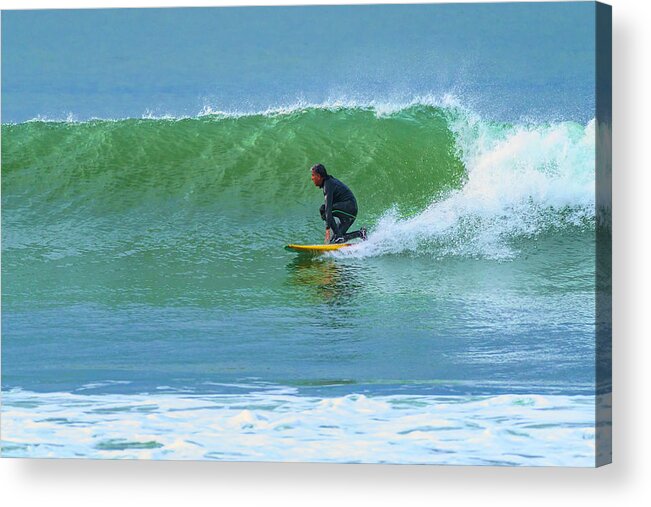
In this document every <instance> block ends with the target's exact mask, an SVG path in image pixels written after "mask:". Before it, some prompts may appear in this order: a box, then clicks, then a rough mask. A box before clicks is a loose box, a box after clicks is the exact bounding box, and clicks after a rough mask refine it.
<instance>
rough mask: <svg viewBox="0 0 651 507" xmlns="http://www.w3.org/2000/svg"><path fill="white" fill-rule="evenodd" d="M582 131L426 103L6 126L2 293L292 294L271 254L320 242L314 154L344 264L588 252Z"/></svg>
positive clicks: (589, 201) (90, 296) (32, 296)
mask: <svg viewBox="0 0 651 507" xmlns="http://www.w3.org/2000/svg"><path fill="white" fill-rule="evenodd" d="M594 134H595V127H594V122H591V123H590V124H588V125H587V126H582V125H579V124H576V123H572V122H566V123H558V124H548V125H528V126H527V125H502V124H492V123H488V122H484V121H482V120H481V119H480V118H476V117H474V116H472V115H471V114H469V113H467V112H464V111H462V110H460V109H455V108H440V107H434V106H429V105H415V106H411V107H407V108H402V109H400V110H397V111H395V112H392V113H389V114H385V115H381V114H378V113H377V112H376V111H375V110H374V109H372V108H353V107H349V108H338V109H326V108H320V107H312V108H304V109H296V110H291V111H287V112H280V113H269V114H258V115H249V116H226V115H211V116H204V117H197V118H188V119H142V120H135V119H127V120H120V121H92V122H87V123H54V122H28V123H23V124H16V125H3V126H2V190H3V192H2V204H3V214H2V226H3V227H2V239H3V259H2V260H3V264H2V266H3V267H2V270H3V275H4V277H3V282H4V284H3V298H4V299H3V300H4V301H5V302H9V304H12V303H13V302H14V301H15V302H24V303H26V304H28V303H29V302H30V301H50V302H52V301H60V300H62V301H80V300H83V301H93V300H95V301H98V302H106V301H109V300H112V298H114V299H115V300H116V301H119V302H120V304H122V303H124V301H127V302H133V301H149V302H150V303H157V302H158V301H172V300H174V301H176V300H177V298H178V297H179V295H183V297H185V298H188V299H189V300H201V301H204V302H206V304H214V302H215V297H216V296H215V294H216V293H219V294H222V296H223V297H224V298H226V299H227V300H228V301H230V302H232V301H233V300H238V299H237V298H238V297H240V298H243V300H246V301H247V304H250V302H251V298H258V297H259V298H262V299H263V300H264V301H265V302H266V303H268V302H269V299H268V298H272V299H273V294H276V295H280V294H285V295H284V296H282V297H291V295H290V294H291V292H290V293H286V291H285V292H283V291H284V289H283V287H284V285H283V284H285V283H286V269H287V267H286V263H287V257H286V256H287V254H286V252H284V251H283V246H284V245H285V244H287V243H292V242H293V243H315V242H321V241H322V240H323V232H324V226H323V222H322V221H321V219H320V217H319V213H318V207H319V206H320V205H321V203H322V202H323V195H322V192H321V190H320V189H318V188H316V187H314V185H313V183H312V181H311V179H310V170H309V169H310V167H311V166H312V165H313V164H314V163H317V162H321V163H323V164H325V165H326V167H327V168H328V170H329V172H330V173H331V174H333V175H334V176H336V177H338V178H340V179H341V180H343V181H344V182H345V183H346V184H347V185H348V186H349V187H350V188H351V189H352V190H353V192H354V193H355V195H356V197H357V200H358V204H359V210H360V212H359V215H358V220H357V222H356V223H355V225H354V226H353V227H354V228H356V227H359V226H361V225H365V226H366V227H367V228H368V229H369V232H370V234H369V240H368V241H367V242H364V243H363V244H361V245H359V246H358V247H353V248H351V249H349V252H347V255H348V256H349V257H355V258H364V257H369V256H371V257H384V256H387V255H388V256H391V255H401V256H403V255H417V256H425V258H429V257H431V258H433V259H441V258H443V257H450V256H452V257H462V258H466V259H468V261H469V262H472V259H477V258H488V259H512V258H514V257H515V256H517V255H518V252H519V251H527V250H528V249H529V246H531V247H534V246H535V245H536V243H535V242H531V241H530V238H536V237H538V236H541V235H544V234H548V235H549V234H551V235H552V236H553V237H556V236H554V235H559V234H560V235H568V234H569V235H570V236H572V235H575V234H576V233H577V232H579V233H581V234H584V233H585V234H584V235H585V238H586V240H585V242H586V245H588V246H587V247H586V248H589V245H590V241H591V238H592V237H593V234H592V233H591V231H592V230H593V227H594V211H595V209H594V139H595V135H594ZM577 228H578V229H577ZM558 237H559V238H560V236H558ZM582 237H583V236H582ZM514 242H515V244H516V246H515V247H514V246H513V244H514ZM298 267H300V266H298ZM298 267H297V269H298ZM294 271H296V270H294ZM238 291H239V292H238ZM278 297H281V296H278ZM265 298H267V299H265ZM229 304H230V303H229Z"/></svg>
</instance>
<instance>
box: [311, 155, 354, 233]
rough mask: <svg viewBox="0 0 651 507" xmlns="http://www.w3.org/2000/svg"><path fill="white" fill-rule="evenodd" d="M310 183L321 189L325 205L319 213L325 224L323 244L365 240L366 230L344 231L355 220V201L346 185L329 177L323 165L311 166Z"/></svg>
mask: <svg viewBox="0 0 651 507" xmlns="http://www.w3.org/2000/svg"><path fill="white" fill-rule="evenodd" d="M312 181H313V182H314V185H316V186H317V187H319V188H322V189H323V196H324V197H325V204H322V205H321V208H320V209H319V212H320V213H321V219H322V220H323V221H324V222H325V223H326V231H325V243H345V242H346V241H350V240H351V239H353V238H362V240H366V229H365V228H364V227H362V228H361V229H360V230H359V231H354V232H349V233H347V234H346V231H348V229H349V228H350V226H351V225H353V222H354V221H355V218H357V200H356V199H355V196H354V195H353V193H352V192H351V191H350V188H348V187H347V186H346V185H344V184H343V183H342V182H341V181H339V180H338V179H337V178H335V177H334V176H330V175H329V174H328V172H327V171H326V168H325V166H324V165H323V164H316V165H315V166H312Z"/></svg>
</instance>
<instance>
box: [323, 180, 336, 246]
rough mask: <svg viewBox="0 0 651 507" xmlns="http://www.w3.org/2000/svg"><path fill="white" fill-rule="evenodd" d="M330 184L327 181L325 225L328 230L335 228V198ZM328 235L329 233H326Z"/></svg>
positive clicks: (325, 187)
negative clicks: (333, 204) (333, 212)
mask: <svg viewBox="0 0 651 507" xmlns="http://www.w3.org/2000/svg"><path fill="white" fill-rule="evenodd" d="M329 183H330V182H329V181H328V180H326V182H325V183H324V190H325V223H326V229H333V228H334V219H333V218H332V197H333V193H334V192H333V190H334V189H333V188H332V186H331V185H330V184H329ZM326 234H327V233H326Z"/></svg>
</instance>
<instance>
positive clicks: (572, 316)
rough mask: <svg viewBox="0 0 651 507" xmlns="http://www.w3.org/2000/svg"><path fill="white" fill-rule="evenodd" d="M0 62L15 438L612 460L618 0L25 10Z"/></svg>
mask: <svg viewBox="0 0 651 507" xmlns="http://www.w3.org/2000/svg"><path fill="white" fill-rule="evenodd" d="M2 62H3V69H2V70H3V72H2V190H3V192H2V279H3V285H2V304H3V312H2V390H3V399H2V455H3V457H33V458H41V457H54V458H102V459H112V458H134V459H170V460H171V459H180V460H221V461H242V460H243V461H307V462H309V461H321V462H336V463H419V464H443V465H452V464H454V465H457V464H464V465H506V466H510V465H514V466H515V465H526V466H549V465H552V466H582V467H591V466H595V465H599V464H604V463H607V462H609V461H610V438H609V435H610V422H609V416H610V391H611V389H610V353H609V351H610V336H611V326H610V220H609V216H610V187H609V181H610V173H611V169H610V132H611V128H610V124H611V122H610V8H609V7H607V6H603V5H598V4H595V3H591V2H577V3H574V2H568V3H499V4H497V3H496V4H433V5H382V6H379V5H366V6H320V7H314V6H312V7H251V8H193V9H129V10H121V9H115V10H65V11H64V10H61V11H56V10H49V11H48V10H43V11H38V10H36V11H34V10H33V11H5V12H3V13H2ZM318 163H320V164H323V166H324V169H323V168H321V167H319V168H317V169H315V170H314V171H312V170H311V168H312V167H313V166H314V165H315V164H318ZM321 205H323V209H322V210H320V206H321ZM320 211H321V212H320ZM326 228H327V231H328V232H327V233H326ZM363 229H365V231H363ZM358 231H362V232H358ZM326 234H327V237H326ZM338 240H343V241H344V242H345V243H350V245H349V246H344V247H343V248H339V249H337V250H331V251H325V252H309V253H308V254H305V253H300V252H296V251H291V250H290V251H288V250H286V249H285V246H286V245H288V244H298V245H319V244H323V243H324V242H327V243H328V244H329V246H331V247H334V246H337V247H338V246H341V245H340V244H339V243H330V242H332V241H338Z"/></svg>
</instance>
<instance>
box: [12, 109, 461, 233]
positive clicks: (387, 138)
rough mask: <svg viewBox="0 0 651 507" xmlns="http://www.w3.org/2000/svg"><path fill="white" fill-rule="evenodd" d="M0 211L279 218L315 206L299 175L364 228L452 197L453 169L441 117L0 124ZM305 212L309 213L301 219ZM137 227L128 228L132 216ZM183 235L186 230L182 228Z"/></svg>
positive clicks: (421, 113)
mask: <svg viewBox="0 0 651 507" xmlns="http://www.w3.org/2000/svg"><path fill="white" fill-rule="evenodd" d="M2 133H3V145H2V147H3V155H2V163H3V171H4V172H3V183H4V205H5V211H6V212H8V213H9V214H10V215H11V214H13V213H17V212H21V213H26V214H31V213H35V214H37V215H38V216H39V217H40V219H41V220H43V219H45V220H46V221H47V220H49V219H50V218H54V217H56V219H57V220H59V219H60V218H62V216H63V217H65V216H72V215H73V214H77V213H82V214H86V215H87V216H88V217H98V216H102V215H103V214H105V213H110V214H117V215H119V216H120V219H121V220H124V219H126V220H129V221H130V220H131V219H132V218H134V217H131V214H133V213H137V214H138V215H137V216H140V213H143V212H154V211H158V212H160V213H162V214H167V213H172V212H177V211H180V209H181V208H184V209H185V210H186V211H189V210H205V209H213V210H215V211H216V212H219V213H225V214H226V215H233V216H240V217H241V215H242V213H244V214H245V215H248V214H249V213H251V212H255V214H256V215H258V216H259V217H266V218H268V219H270V220H272V221H273V220H281V219H283V218H284V217H288V216H291V217H293V219H294V220H297V221H301V220H304V219H305V218H304V217H301V216H300V213H302V212H305V210H306V209H307V208H308V207H314V206H318V204H320V200H321V199H322V197H321V195H320V193H319V192H318V191H317V190H316V189H315V188H314V187H313V184H312V182H311V180H310V172H309V168H310V167H311V166H312V165H313V164H315V163H317V162H321V163H323V164H325V165H326V167H327V168H328V170H329V172H330V173H331V174H333V175H335V176H336V177H338V178H340V179H341V180H343V181H344V182H346V184H348V185H349V186H350V187H351V189H352V190H353V192H354V193H355V195H356V196H357V199H358V202H359V205H360V212H361V213H362V216H365V217H367V219H369V218H370V219H372V218H373V217H377V216H378V215H380V214H381V213H383V212H384V211H386V209H387V208H389V207H391V206H397V207H398V208H399V209H401V210H404V211H405V212H413V211H416V210H418V209H420V208H423V207H424V206H426V205H427V204H429V203H430V202H431V200H432V198H433V196H436V195H437V194H440V193H442V192H445V191H447V190H449V189H451V188H457V187H459V185H460V184H461V181H462V179H463V176H464V168H463V165H462V163H461V161H460V160H459V159H458V158H457V155H456V152H455V143H454V137H453V135H452V133H451V131H450V130H449V128H448V123H447V120H446V113H445V111H443V110H441V109H437V108H433V107H414V108H411V109H407V110H404V111H401V112H400V113H398V114H393V115H390V116H387V117H378V116H377V115H376V113H375V112H374V111H372V110H363V109H339V110H326V109H304V110H299V111H295V112H293V113H289V114H278V115H256V116H243V117H219V116H210V117H200V118H193V119H184V120H123V121H111V122H107V121H94V122H89V123H77V124H67V123H43V122H31V123H24V124H19V125H10V126H3V132H2ZM312 213H314V212H313V211H312ZM136 220H137V218H136ZM189 225H190V224H189Z"/></svg>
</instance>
